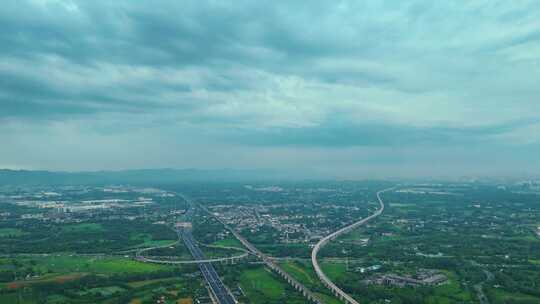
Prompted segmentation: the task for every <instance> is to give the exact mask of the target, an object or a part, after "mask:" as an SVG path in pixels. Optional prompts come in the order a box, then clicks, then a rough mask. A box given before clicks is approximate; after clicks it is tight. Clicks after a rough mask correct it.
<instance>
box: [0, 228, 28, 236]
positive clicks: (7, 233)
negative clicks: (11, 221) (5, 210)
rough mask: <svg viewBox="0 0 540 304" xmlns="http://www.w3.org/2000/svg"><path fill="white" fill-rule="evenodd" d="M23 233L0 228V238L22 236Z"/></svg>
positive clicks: (15, 229)
mask: <svg viewBox="0 0 540 304" xmlns="http://www.w3.org/2000/svg"><path fill="white" fill-rule="evenodd" d="M23 234H24V232H23V231H22V230H21V229H17V228H0V238H5V237H17V236H21V235H23Z"/></svg>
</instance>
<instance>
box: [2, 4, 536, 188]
mask: <svg viewBox="0 0 540 304" xmlns="http://www.w3.org/2000/svg"><path fill="white" fill-rule="evenodd" d="M0 28H1V29H2V30H1V31H0V168H11V169H45V170H67V171H79V170H120V169H136V168H200V169H220V168H235V169H268V168H270V169H275V170H283V171H294V172H306V175H308V176H309V174H312V172H316V173H317V174H324V175H327V176H329V177H337V178H366V177H367V178H369V177H373V178H381V177H393V176H407V177H447V176H448V177H452V176H454V177H456V176H470V175H475V176H476V175H478V176H517V175H530V174H536V173H537V172H538V170H540V161H539V157H538V155H540V85H539V84H540V1H535V0H532V1H520V0H516V1H496V0H482V1H478V0H477V1H474V0H473V1H430V0H416V1H381V0H367V1H355V0H351V1H339V0H338V1H294V0H293V1H265V2H262V1H242V0H235V1H201V0H197V1H189V0H183V1H131V0H129V1H126V0H115V1H108V0H107V1H101V0H95V1H75V0H31V1H30V0H5V1H2V3H0Z"/></svg>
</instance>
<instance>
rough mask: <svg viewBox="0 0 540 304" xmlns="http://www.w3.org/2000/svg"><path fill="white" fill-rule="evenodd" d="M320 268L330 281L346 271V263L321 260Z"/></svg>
mask: <svg viewBox="0 0 540 304" xmlns="http://www.w3.org/2000/svg"><path fill="white" fill-rule="evenodd" d="M321 268H322V270H323V271H324V273H325V274H326V275H327V276H328V278H330V280H332V281H336V280H338V279H339V278H340V277H342V276H344V275H345V273H346V272H347V269H346V265H345V264H343V263H328V262H322V263H321Z"/></svg>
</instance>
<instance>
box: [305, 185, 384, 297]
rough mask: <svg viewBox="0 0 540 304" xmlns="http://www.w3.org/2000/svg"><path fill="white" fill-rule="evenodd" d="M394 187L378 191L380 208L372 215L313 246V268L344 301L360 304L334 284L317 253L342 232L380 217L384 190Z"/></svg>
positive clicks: (382, 208) (326, 284)
mask: <svg viewBox="0 0 540 304" xmlns="http://www.w3.org/2000/svg"><path fill="white" fill-rule="evenodd" d="M393 189H395V187H392V188H388V189H384V190H381V191H379V192H377V200H378V201H379V205H380V208H379V209H377V211H375V213H373V214H372V215H370V216H368V217H366V218H363V219H361V220H359V221H358V222H355V223H353V224H351V225H349V226H346V227H343V228H341V229H339V230H337V231H335V232H333V233H331V234H329V235H328V236H326V237H324V238H322V239H321V240H320V241H319V242H318V243H317V244H316V245H315V247H313V250H312V251H311V263H312V264H313V268H314V269H315V272H316V273H317V276H319V279H320V280H321V281H322V282H323V284H324V285H325V286H326V287H328V288H329V289H330V290H331V291H332V293H333V294H334V295H335V296H336V297H338V298H340V299H341V300H342V301H344V302H345V303H347V304H359V303H358V301H356V300H355V299H353V298H352V297H351V296H350V295H348V294H347V293H346V292H344V291H343V290H341V289H340V288H339V287H338V286H337V285H336V284H334V282H332V281H331V280H330V279H329V278H328V277H327V276H326V274H325V273H324V272H323V271H322V269H321V267H320V266H319V262H318V261H317V254H318V253H319V251H320V250H321V248H322V247H324V246H325V245H326V244H327V243H328V242H330V241H332V240H334V239H335V238H337V237H338V236H340V235H342V234H345V233H348V232H349V231H351V230H353V229H355V228H357V227H359V226H361V225H363V224H365V223H367V222H368V221H369V220H371V219H374V218H376V217H378V216H379V215H381V213H383V211H384V202H383V200H382V199H381V194H382V193H384V192H387V191H391V190H393Z"/></svg>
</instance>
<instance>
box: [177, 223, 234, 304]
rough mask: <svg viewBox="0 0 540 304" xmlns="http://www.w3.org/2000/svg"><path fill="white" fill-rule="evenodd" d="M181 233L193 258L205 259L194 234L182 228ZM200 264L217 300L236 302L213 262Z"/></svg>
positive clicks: (222, 303) (223, 302) (222, 302)
mask: <svg viewBox="0 0 540 304" xmlns="http://www.w3.org/2000/svg"><path fill="white" fill-rule="evenodd" d="M179 233H180V234H181V236H182V239H183V240H184V243H185V244H186V247H187V248H188V249H189V251H190V252H191V255H192V256H193V258H194V259H195V260H204V259H205V257H204V254H203V253H202V251H201V249H200V248H199V246H198V245H197V243H196V242H195V240H194V239H193V235H192V234H191V232H189V231H187V230H181V231H180V232H179ZM198 265H199V269H200V270H201V272H202V274H203V277H204V279H205V280H206V282H207V283H208V285H209V287H210V290H211V291H212V294H213V295H214V297H215V299H216V301H217V302H218V303H219V304H235V303H236V300H235V299H234V297H233V296H232V294H231V292H230V291H229V290H228V289H227V287H225V284H223V281H221V278H220V277H219V275H218V274H217V272H216V270H215V269H214V266H212V264H211V263H208V262H202V263H199V264H198Z"/></svg>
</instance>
